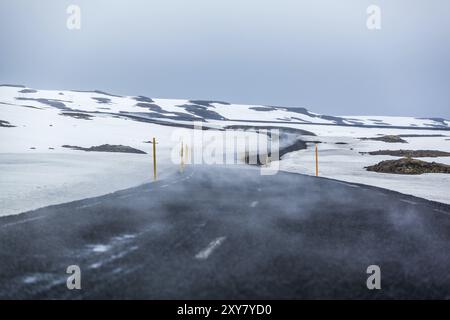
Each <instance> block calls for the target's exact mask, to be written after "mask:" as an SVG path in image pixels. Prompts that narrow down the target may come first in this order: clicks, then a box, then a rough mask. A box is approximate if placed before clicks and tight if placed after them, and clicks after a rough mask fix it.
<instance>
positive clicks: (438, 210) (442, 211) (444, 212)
mask: <svg viewBox="0 0 450 320" xmlns="http://www.w3.org/2000/svg"><path fill="white" fill-rule="evenodd" d="M433 211H435V212H439V213H443V214H446V215H448V216H450V213H449V212H446V211H444V210H440V209H433Z"/></svg>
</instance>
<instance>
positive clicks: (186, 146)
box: [184, 144, 189, 163]
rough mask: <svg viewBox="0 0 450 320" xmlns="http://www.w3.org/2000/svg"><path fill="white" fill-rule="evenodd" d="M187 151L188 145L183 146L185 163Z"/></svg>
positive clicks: (186, 161)
mask: <svg viewBox="0 0 450 320" xmlns="http://www.w3.org/2000/svg"><path fill="white" fill-rule="evenodd" d="M188 150H189V148H188V145H187V144H186V145H185V146H184V161H185V163H188V159H189V158H188Z"/></svg>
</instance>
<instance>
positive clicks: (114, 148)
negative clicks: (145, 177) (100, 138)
mask: <svg viewBox="0 0 450 320" xmlns="http://www.w3.org/2000/svg"><path fill="white" fill-rule="evenodd" d="M62 147H63V148H69V149H72V150H81V151H87V152H92V151H97V152H120V153H139V154H147V152H144V151H142V150H139V149H135V148H132V147H129V146H123V145H112V144H102V145H100V146H93V147H90V148H83V147H78V146H70V145H63V146H62Z"/></svg>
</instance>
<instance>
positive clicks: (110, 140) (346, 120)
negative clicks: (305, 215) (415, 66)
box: [0, 86, 450, 216]
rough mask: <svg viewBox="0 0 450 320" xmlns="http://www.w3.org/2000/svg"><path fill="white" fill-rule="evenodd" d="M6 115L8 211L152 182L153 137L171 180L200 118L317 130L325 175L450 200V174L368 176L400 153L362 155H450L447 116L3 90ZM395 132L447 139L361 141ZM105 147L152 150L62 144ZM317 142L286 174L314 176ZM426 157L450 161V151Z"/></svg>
mask: <svg viewBox="0 0 450 320" xmlns="http://www.w3.org/2000/svg"><path fill="white" fill-rule="evenodd" d="M0 120H1V121H7V122H8V123H9V125H12V126H14V127H9V126H8V127H6V126H0V170H1V175H0V216H4V215H11V214H18V213H21V212H25V211H28V210H33V209H37V208H40V207H43V206H47V205H53V204H58V203H63V202H68V201H74V200H79V199H83V198H89V197H95V196H99V195H103V194H106V193H110V192H114V191H117V190H121V189H126V188H129V187H133V186H137V185H140V184H142V183H146V182H151V181H152V180H153V176H152V174H153V172H152V160H151V157H152V155H151V152H152V145H151V144H150V143H148V141H149V140H151V139H152V137H156V139H157V142H158V146H157V156H158V176H159V179H164V178H165V177H167V176H168V175H170V174H173V173H175V172H176V171H177V170H178V169H179V167H178V165H177V164H176V163H174V162H173V161H172V160H171V157H173V152H174V151H173V150H175V153H176V152H177V150H178V149H179V143H180V138H179V137H178V138H177V136H176V135H175V138H174V133H175V132H176V131H177V130H178V131H179V130H180V129H179V128H177V127H176V126H180V125H192V121H195V120H202V121H204V125H205V126H208V127H212V128H223V127H225V126H229V125H239V126H242V125H249V126H279V127H291V128H298V129H303V130H307V131H310V132H313V133H314V134H316V136H301V137H299V138H301V139H302V140H309V141H320V142H321V143H320V144H319V163H320V168H319V171H320V175H321V176H323V177H329V178H333V179H338V180H342V181H347V182H355V183H362V184H368V185H373V186H378V187H382V188H386V189H390V190H395V191H398V192H402V193H405V194H410V195H414V196H418V197H422V198H426V199H429V200H434V201H439V202H443V203H449V204H450V192H448V186H450V175H446V174H425V175H420V176H405V175H392V174H380V173H375V172H368V171H366V170H365V169H364V167H366V166H369V165H373V164H375V163H378V162H379V161H382V160H386V159H395V157H390V156H370V155H361V154H360V152H367V151H376V150H381V149H390V150H396V149H416V150H417V149H431V150H441V151H448V152H450V141H448V140H446V139H450V131H449V130H448V129H449V122H448V121H446V120H443V119H415V118H411V117H375V116H370V117H364V116H358V117H328V116H321V115H318V114H315V113H312V112H309V111H307V110H305V109H298V110H294V109H292V108H281V107H280V108H274V107H266V106H246V105H229V104H226V103H221V102H214V101H209V102H208V101H189V100H168V99H150V98H145V97H119V96H114V95H110V94H106V93H102V92H74V91H50V90H33V89H29V88H22V87H13V86H0ZM233 120H235V121H233ZM1 123H3V122H0V124H1ZM364 126H369V127H364ZM394 127H402V128H394ZM406 127H407V128H406ZM431 129H433V130H431ZM184 130H185V132H187V133H192V132H193V130H191V129H184ZM214 132H217V131H214V130H207V131H203V132H202V133H203V134H204V136H205V138H204V141H205V140H207V141H213V140H211V139H210V138H208V135H209V134H213V133H214ZM386 134H408V135H411V134H417V135H439V134H441V135H444V136H445V137H405V138H404V139H405V140H406V141H408V143H407V144H403V143H384V142H379V141H368V140H364V141H363V140H360V139H359V138H362V137H375V136H378V135H386ZM235 135H236V137H237V139H241V138H242V137H243V135H242V134H241V132H236V133H235ZM260 137H261V135H260ZM264 137H265V136H264ZM337 142H339V143H346V144H336V143H337ZM101 144H116V145H118V144H121V145H126V146H130V147H133V148H136V149H139V150H142V151H145V152H147V154H124V153H102V152H84V151H74V150H70V149H67V148H63V147H62V145H75V146H80V147H91V146H95V145H101ZM190 147H191V146H190ZM312 147H313V144H311V145H310V147H309V148H308V149H307V150H301V151H296V152H292V153H289V154H287V155H285V156H284V157H283V158H282V160H281V161H280V168H281V170H285V171H290V172H296V173H301V174H308V175H312V174H314V170H315V169H314V156H313V148H312ZM225 149H226V151H225V152H229V151H230V150H229V146H226V145H225ZM352 149H353V150H352ZM175 156H176V155H175ZM423 160H426V161H436V162H441V163H447V164H450V157H447V158H446V157H441V158H432V159H426V158H425V159H423Z"/></svg>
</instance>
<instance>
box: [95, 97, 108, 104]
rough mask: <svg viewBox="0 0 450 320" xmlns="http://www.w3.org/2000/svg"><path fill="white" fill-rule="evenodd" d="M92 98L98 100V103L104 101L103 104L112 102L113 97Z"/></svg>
mask: <svg viewBox="0 0 450 320" xmlns="http://www.w3.org/2000/svg"><path fill="white" fill-rule="evenodd" d="M92 99H93V100H95V101H97V103H102V104H109V103H111V99H109V98H102V97H92Z"/></svg>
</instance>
